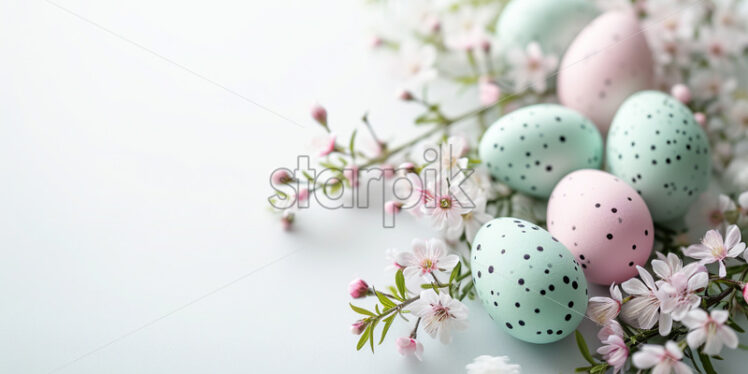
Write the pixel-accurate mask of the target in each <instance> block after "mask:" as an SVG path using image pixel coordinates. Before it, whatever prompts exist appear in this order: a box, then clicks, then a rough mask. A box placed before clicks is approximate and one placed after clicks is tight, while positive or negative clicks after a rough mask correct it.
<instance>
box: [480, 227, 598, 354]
mask: <svg viewBox="0 0 748 374" xmlns="http://www.w3.org/2000/svg"><path fill="white" fill-rule="evenodd" d="M471 256H472V257H473V261H472V264H471V267H472V275H473V280H474V282H475V290H476V291H477V294H478V297H479V298H480V299H481V301H482V302H483V306H484V307H485V309H486V310H487V311H488V314H489V315H490V316H491V318H492V319H493V320H494V321H495V322H496V323H497V324H498V325H499V326H500V327H501V328H502V329H503V330H504V331H505V332H507V333H509V334H510V335H512V336H514V337H515V338H517V339H520V340H523V341H526V342H530V343H551V342H555V341H557V340H560V339H563V338H564V337H565V336H567V335H569V334H571V333H572V332H573V331H574V330H575V329H576V328H577V326H578V325H579V323H580V322H581V321H582V319H583V318H584V313H585V311H586V310H587V281H586V280H585V278H584V273H582V270H581V269H580V267H579V264H578V263H577V261H576V260H574V256H573V255H572V254H571V252H569V250H568V249H566V247H564V245H563V244H561V243H560V242H559V241H558V240H556V238H554V237H552V236H551V234H550V233H548V231H545V230H543V229H542V228H540V227H538V226H536V225H535V224H533V223H530V222H527V221H523V220H521V219H516V218H510V217H503V218H497V219H494V220H492V221H489V222H487V223H486V224H484V225H483V227H481V229H480V230H479V231H478V234H477V235H476V237H475V240H474V241H473V249H472V253H471Z"/></svg>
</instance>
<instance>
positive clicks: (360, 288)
mask: <svg viewBox="0 0 748 374" xmlns="http://www.w3.org/2000/svg"><path fill="white" fill-rule="evenodd" d="M348 293H349V294H350V295H351V297H352V298H354V299H360V298H362V297H364V296H366V295H367V294H368V293H369V285H368V284H366V282H364V280H363V279H361V278H356V279H354V280H352V281H351V283H349V284H348Z"/></svg>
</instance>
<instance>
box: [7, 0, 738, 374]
mask: <svg viewBox="0 0 748 374" xmlns="http://www.w3.org/2000/svg"><path fill="white" fill-rule="evenodd" d="M55 2H56V3H57V4H59V5H60V6H61V7H62V8H65V9H68V10H69V11H70V12H73V13H77V14H79V15H80V16H81V17H82V18H79V17H76V16H75V15H73V14H71V13H69V12H67V11H65V10H64V9H61V8H59V7H56V6H54V5H52V4H50V3H49V2H46V1H44V0H24V1H21V0H2V1H0V100H1V101H0V102H2V107H1V108H0V255H1V257H0V295H2V302H0V372H2V373H48V372H51V371H55V372H64V373H164V372H175V373H176V372H178V373H207V372H212V373H275V372H279V373H301V372H309V373H319V372H326V373H348V372H361V373H383V372H393V373H399V372H403V373H404V372H414V373H427V372H428V373H435V372H440V373H441V372H448V373H459V372H462V371H464V369H463V367H464V365H465V364H467V363H468V362H470V361H472V359H473V358H474V357H475V356H477V355H480V354H490V355H509V356H510V357H511V358H512V361H514V362H517V363H519V364H521V365H522V366H523V368H524V369H525V372H526V373H546V372H554V373H555V372H563V373H568V372H571V371H573V368H574V367H576V366H581V365H583V364H584V361H583V359H582V358H581V356H580V355H579V353H578V351H577V348H576V345H575V344H574V340H573V337H568V338H566V339H564V340H562V341H561V342H558V343H556V344H551V345H531V344H526V343H522V342H520V341H518V340H515V339H512V338H510V337H508V336H507V335H505V334H503V333H502V332H501V331H500V330H499V328H498V327H496V326H495V325H493V324H492V322H491V321H490V319H489V318H488V316H487V315H486V314H485V313H484V312H483V311H482V307H481V306H480V305H479V303H477V302H470V303H468V306H469V307H470V323H471V327H470V329H469V330H468V331H466V332H463V333H457V334H455V340H454V342H453V344H452V345H449V346H443V345H441V343H439V342H438V341H436V340H432V339H430V338H429V337H428V336H426V335H425V334H422V336H421V340H422V341H423V342H424V344H425V346H426V352H425V362H423V363H419V362H417V361H415V360H414V359H412V358H408V359H404V358H401V357H400V356H399V355H398V354H397V353H396V350H395V347H394V339H395V337H397V336H402V335H406V334H407V329H408V327H407V326H403V325H399V326H400V327H397V326H398V325H396V327H393V330H392V332H391V336H390V338H389V339H388V340H386V341H385V343H384V344H383V345H382V346H379V347H377V348H378V352H377V354H376V355H372V354H371V353H370V352H367V351H362V352H356V351H355V343H356V340H357V337H355V336H353V335H351V334H350V332H349V331H348V326H349V324H350V323H351V322H352V321H353V320H354V319H355V318H356V317H355V315H354V314H353V312H351V311H350V310H349V308H348V307H347V303H348V301H349V298H348V296H347V293H346V285H347V283H348V282H349V281H350V280H351V279H352V278H354V277H356V276H361V277H364V278H366V279H367V280H369V281H371V282H374V283H376V284H385V283H388V282H391V280H390V278H389V276H388V275H387V274H386V273H385V272H384V271H383V267H384V266H385V261H384V257H383V254H384V250H385V249H386V248H389V247H400V248H408V246H409V243H410V240H411V239H412V238H413V237H416V236H421V237H424V236H426V235H429V233H430V232H431V231H430V229H428V228H426V227H424V226H422V225H420V224H416V223H414V222H413V221H412V220H409V219H400V220H399V221H398V226H397V228H396V229H389V230H385V229H382V228H381V224H380V222H381V218H380V215H379V211H378V210H377V209H369V210H365V211H325V210H321V209H313V210H311V211H304V212H302V213H301V214H300V215H299V219H298V222H297V223H298V225H297V226H296V230H295V232H293V233H290V234H289V233H285V232H283V231H282V230H281V229H280V225H279V223H278V222H277V220H276V219H275V218H274V216H272V215H271V214H269V213H268V211H267V209H266V206H267V202H266V198H267V196H268V195H269V193H270V192H269V191H270V189H269V187H268V176H269V173H270V171H271V170H272V169H274V168H276V167H279V166H288V165H291V166H293V165H294V161H295V155H296V154H297V153H300V152H303V151H305V150H306V148H305V147H306V146H307V144H308V143H309V139H310V138H311V137H312V136H314V135H316V134H318V133H319V128H318V127H316V126H315V125H314V124H313V122H312V121H311V120H310V119H309V116H308V110H309V107H310V106H311V104H313V103H314V102H315V101H319V102H320V103H323V104H325V105H326V106H327V108H328V110H329V112H330V120H331V122H332V126H333V127H334V128H336V129H339V131H341V132H343V133H348V132H349V131H350V130H351V129H352V128H353V126H354V125H355V124H357V123H358V122H359V118H360V116H361V114H362V113H363V112H364V111H366V110H369V111H370V112H371V113H372V115H371V118H372V120H373V121H374V123H375V126H377V128H378V130H379V131H381V132H382V133H383V134H385V137H386V138H394V134H396V133H397V134H398V135H399V136H402V135H403V133H413V130H405V129H406V128H407V127H408V126H409V120H410V118H412V116H413V115H414V114H415V113H416V111H415V109H414V108H412V107H411V106H408V105H406V104H403V103H400V102H398V101H397V100H395V99H394V92H395V91H396V88H397V84H396V82H395V81H394V80H393V79H391V78H388V77H390V75H389V72H388V70H387V68H386V64H383V63H382V61H381V59H378V58H375V57H373V54H372V53H371V52H370V51H369V50H368V46H367V37H368V34H367V31H368V29H367V27H366V22H365V18H366V17H365V16H366V14H367V13H366V10H365V8H364V7H363V6H362V1H351V0H345V1H343V0H341V1H308V0H307V1H303V0H296V1H288V0H282V1H270V0H266V1H262V2H259V1H246V0H244V1H239V0H237V1H228V0H222V1H210V2H208V1H188V0H183V1H144V0H138V1H135V0H131V1H126V2H122V1H118V2H113V1H75V0H55ZM84 19H85V20H84ZM86 20H88V21H86ZM94 24H97V25H99V26H100V27H97V26H96V25H94ZM102 28H103V29H107V30H109V31H111V33H109V32H107V31H104V30H103V29H102ZM112 33H113V34H116V35H117V36H119V37H117V36H115V35H113V34H112ZM122 38H124V39H128V40H130V41H131V42H132V43H130V42H127V41H125V40H123V39H122ZM134 44H138V45H140V46H141V47H142V48H141V47H138V46H136V45H134ZM143 48H147V49H149V50H151V51H153V53H149V52H147V51H145V50H144V49H143ZM156 55H159V56H162V57H163V58H162V57H158V56H156ZM166 59H168V60H171V61H172V62H169V61H166ZM177 64H178V65H181V66H182V67H179V66H177ZM185 69H188V70H191V71H192V72H194V74H193V73H190V72H188V71H186V70H185ZM197 75H199V76H201V77H203V78H201V77H198V76H197ZM207 80H211V81H213V82H214V83H215V84H214V83H210V82H208V81H207ZM217 85H222V86H224V87H226V88H227V89H228V90H232V91H234V92H236V93H238V94H239V95H241V96H244V97H245V98H247V99H248V100H247V99H244V98H241V97H238V96H237V95H234V94H232V93H230V92H228V91H227V90H226V89H222V88H220V87H218V86H217ZM463 99H464V98H463ZM467 99H468V100H475V98H474V97H468V98H467ZM250 101H254V102H256V103H259V104H261V105H263V106H265V107H267V108H269V109H270V110H272V111H274V112H276V113H278V114H280V115H281V116H283V117H286V118H288V119H289V120H290V121H289V120H286V119H283V118H280V117H279V116H277V115H275V114H272V113H270V112H268V111H267V110H264V109H262V108H260V107H258V106H257V105H255V104H253V103H252V102H250ZM292 122H295V123H292ZM403 218H405V217H403ZM583 329H584V330H586V332H587V335H588V341H589V342H590V343H591V345H593V348H594V346H595V345H596V343H595V340H594V337H593V336H594V328H593V327H592V326H589V325H587V323H585V324H584V325H583ZM743 343H745V340H744V341H743ZM724 356H725V357H727V358H729V359H730V362H731V364H732V365H734V366H733V367H734V368H738V367H741V366H740V365H745V364H746V363H748V358H746V356H747V355H746V354H745V352H740V351H736V352H730V353H727V354H725V355H724ZM718 365H719V363H718ZM722 368H724V366H722ZM736 370H737V369H736ZM738 371H739V370H738ZM725 372H737V371H735V370H729V369H727V370H725Z"/></svg>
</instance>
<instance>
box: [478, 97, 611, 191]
mask: <svg viewBox="0 0 748 374" xmlns="http://www.w3.org/2000/svg"><path fill="white" fill-rule="evenodd" d="M479 153H480V157H481V160H482V161H483V162H484V163H485V165H486V167H488V169H489V171H490V172H491V175H493V176H494V177H495V178H497V179H498V180H499V181H500V182H502V183H506V184H507V185H509V186H510V187H511V188H513V189H515V190H518V191H521V192H524V193H526V194H529V195H533V196H537V197H541V198H547V197H548V196H549V195H550V194H551V190H552V189H553V186H555V185H556V183H557V182H558V181H559V180H561V178H563V176H564V175H566V174H568V173H570V172H572V171H574V170H578V169H585V168H599V167H600V164H601V163H602V157H603V140H602V136H600V132H599V131H598V130H597V128H596V127H595V125H593V124H592V122H590V121H589V120H588V119H586V118H584V117H583V116H582V115H580V114H579V113H577V112H575V111H573V110H571V109H568V108H564V107H562V106H560V105H555V104H537V105H531V106H527V107H524V108H522V109H518V110H516V111H514V112H511V113H509V114H507V115H505V116H503V117H501V118H499V120H498V121H496V123H494V124H493V125H492V126H491V127H490V128H489V129H488V130H486V133H485V134H483V138H482V139H481V142H480V147H479Z"/></svg>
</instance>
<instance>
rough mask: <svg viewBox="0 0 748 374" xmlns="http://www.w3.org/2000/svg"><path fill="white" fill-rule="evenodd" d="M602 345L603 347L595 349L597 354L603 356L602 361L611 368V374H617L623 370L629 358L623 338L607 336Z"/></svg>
mask: <svg viewBox="0 0 748 374" xmlns="http://www.w3.org/2000/svg"><path fill="white" fill-rule="evenodd" d="M602 343H603V346H602V347H600V348H598V349H597V353H599V354H601V355H603V359H604V360H605V361H606V362H607V363H608V364H609V365H610V366H612V367H613V374H615V373H618V372H619V371H621V369H623V366H624V365H625V364H626V359H628V357H629V348H628V347H627V346H626V342H625V341H624V340H623V336H622V335H609V336H608V337H607V338H605V340H603V341H602Z"/></svg>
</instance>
